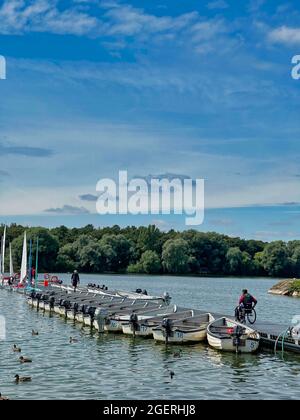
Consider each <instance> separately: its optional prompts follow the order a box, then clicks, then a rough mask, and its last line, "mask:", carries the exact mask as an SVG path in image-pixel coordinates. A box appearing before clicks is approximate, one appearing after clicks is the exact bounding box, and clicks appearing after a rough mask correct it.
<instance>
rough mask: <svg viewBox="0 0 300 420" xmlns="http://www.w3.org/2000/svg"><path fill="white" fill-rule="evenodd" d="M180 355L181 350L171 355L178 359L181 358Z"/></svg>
mask: <svg viewBox="0 0 300 420" xmlns="http://www.w3.org/2000/svg"><path fill="white" fill-rule="evenodd" d="M181 354H182V350H179V351H177V352H176V353H174V354H173V357H174V358H179V357H181Z"/></svg>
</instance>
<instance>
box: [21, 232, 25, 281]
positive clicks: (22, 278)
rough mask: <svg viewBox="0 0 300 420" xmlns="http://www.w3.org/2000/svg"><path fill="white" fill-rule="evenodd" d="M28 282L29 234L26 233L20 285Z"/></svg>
mask: <svg viewBox="0 0 300 420" xmlns="http://www.w3.org/2000/svg"><path fill="white" fill-rule="evenodd" d="M26 280H27V234H26V232H25V233H24V244H23V254H22V265H21V276H20V283H21V284H22V283H24V282H25V281H26Z"/></svg>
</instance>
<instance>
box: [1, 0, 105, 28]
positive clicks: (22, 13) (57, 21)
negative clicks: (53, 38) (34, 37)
mask: <svg viewBox="0 0 300 420" xmlns="http://www.w3.org/2000/svg"><path fill="white" fill-rule="evenodd" d="M57 3H58V2H57V1H56V0H35V1H32V2H30V4H28V2H25V1H24V0H5V1H4V3H3V5H2V7H1V9H0V33H2V34H21V33H26V32H51V33H55V34H73V35H83V34H87V33H91V32H92V30H94V29H95V28H96V27H97V24H98V21H97V19H96V18H94V17H93V16H91V15H89V14H87V13H84V12H81V11H80V10H79V9H77V8H76V7H73V8H69V9H65V10H60V9H58V8H57Z"/></svg>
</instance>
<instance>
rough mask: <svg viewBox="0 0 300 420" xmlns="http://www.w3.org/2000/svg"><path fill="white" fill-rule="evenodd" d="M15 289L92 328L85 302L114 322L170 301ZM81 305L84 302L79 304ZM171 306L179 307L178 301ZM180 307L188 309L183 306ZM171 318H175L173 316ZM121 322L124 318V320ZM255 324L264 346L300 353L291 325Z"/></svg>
mask: <svg viewBox="0 0 300 420" xmlns="http://www.w3.org/2000/svg"><path fill="white" fill-rule="evenodd" d="M3 289H8V290H11V289H9V288H8V287H4V288H3ZM15 291H17V292H19V293H22V294H23V295H24V296H25V297H27V298H28V303H29V305H31V306H32V307H34V308H36V310H38V311H41V312H45V311H46V310H49V308H50V311H51V309H52V312H53V313H54V312H56V313H59V314H60V315H62V316H65V318H69V319H73V320H74V322H81V323H82V322H84V323H85V325H87V326H90V327H91V328H93V327H95V325H93V321H89V320H87V319H86V318H88V317H91V318H92V317H93V315H90V313H88V312H87V313H84V312H82V313H80V310H82V307H83V306H88V307H93V309H94V310H95V308H97V309H98V310H100V312H101V311H102V310H103V311H106V313H107V316H108V319H109V320H110V322H114V321H113V320H114V319H115V315H117V314H118V311H119V314H120V313H122V314H123V316H124V314H125V315H126V316H128V315H130V313H134V312H135V311H136V310H137V311H140V312H141V313H142V311H143V310H144V311H148V312H149V311H151V310H153V308H154V307H155V304H156V307H157V308H161V307H163V305H165V306H167V304H168V302H165V297H155V296H154V297H151V296H146V295H143V294H136V293H131V292H128V294H126V292H121V293H120V292H118V291H102V290H99V289H92V288H80V289H78V290H77V292H74V291H73V290H72V289H71V288H68V287H65V286H55V287H54V286H51V287H48V288H47V289H45V290H41V291H39V292H35V293H39V294H37V295H36V297H33V296H34V294H33V295H32V297H30V292H28V291H27V292H25V291H24V290H23V291H22V290H18V289H16V290H15ZM33 292H34V291H33ZM51 294H52V295H53V296H54V297H56V298H57V300H56V305H57V306H56V309H58V305H59V303H58V301H59V300H60V299H65V300H66V299H67V300H68V302H69V303H70V305H69V307H68V308H65V310H64V306H62V307H61V310H59V311H57V310H56V311H54V306H53V308H51V305H50V304H49V301H47V304H45V302H43V300H42V297H43V295H44V296H48V297H49V296H50V295H51ZM37 301H38V302H37ZM76 302H78V306H79V308H77V310H78V313H77V314H76V313H74V317H72V316H71V317H70V311H72V310H74V304H76ZM40 303H41V304H40ZM85 303H86V305H85ZM80 305H82V306H81V307H80ZM172 306H174V307H176V305H172ZM97 309H96V310H97ZM181 310H189V309H188V308H181ZM191 311H192V309H191ZM195 312H197V314H202V313H203V314H205V313H207V312H209V313H211V315H212V316H213V317H214V318H215V319H218V318H222V317H224V316H226V317H227V318H230V319H233V317H232V316H228V315H224V314H220V313H215V312H210V311H200V310H195ZM94 313H95V312H94ZM78 315H79V316H78ZM120 319H121V317H120ZM172 319H174V316H173V318H172ZM120 322H122V320H121V321H120ZM252 328H253V329H255V330H256V331H257V332H258V333H259V334H260V336H261V348H264V349H273V351H274V350H275V347H277V349H278V350H281V351H289V352H294V353H300V338H299V339H295V338H293V336H292V335H291V334H290V332H289V331H290V327H289V326H288V325H280V324H275V323H270V322H264V321H257V322H256V323H255V324H254V325H252ZM105 331H112V332H113V331H114V328H112V329H110V328H106V329H105ZM118 331H119V330H118Z"/></svg>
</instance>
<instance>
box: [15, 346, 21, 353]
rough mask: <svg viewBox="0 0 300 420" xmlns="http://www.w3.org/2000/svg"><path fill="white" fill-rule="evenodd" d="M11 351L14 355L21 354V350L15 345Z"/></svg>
mask: <svg viewBox="0 0 300 420" xmlns="http://www.w3.org/2000/svg"><path fill="white" fill-rule="evenodd" d="M13 351H14V352H15V353H21V352H22V350H21V349H20V347H17V346H16V344H14V346H13Z"/></svg>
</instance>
